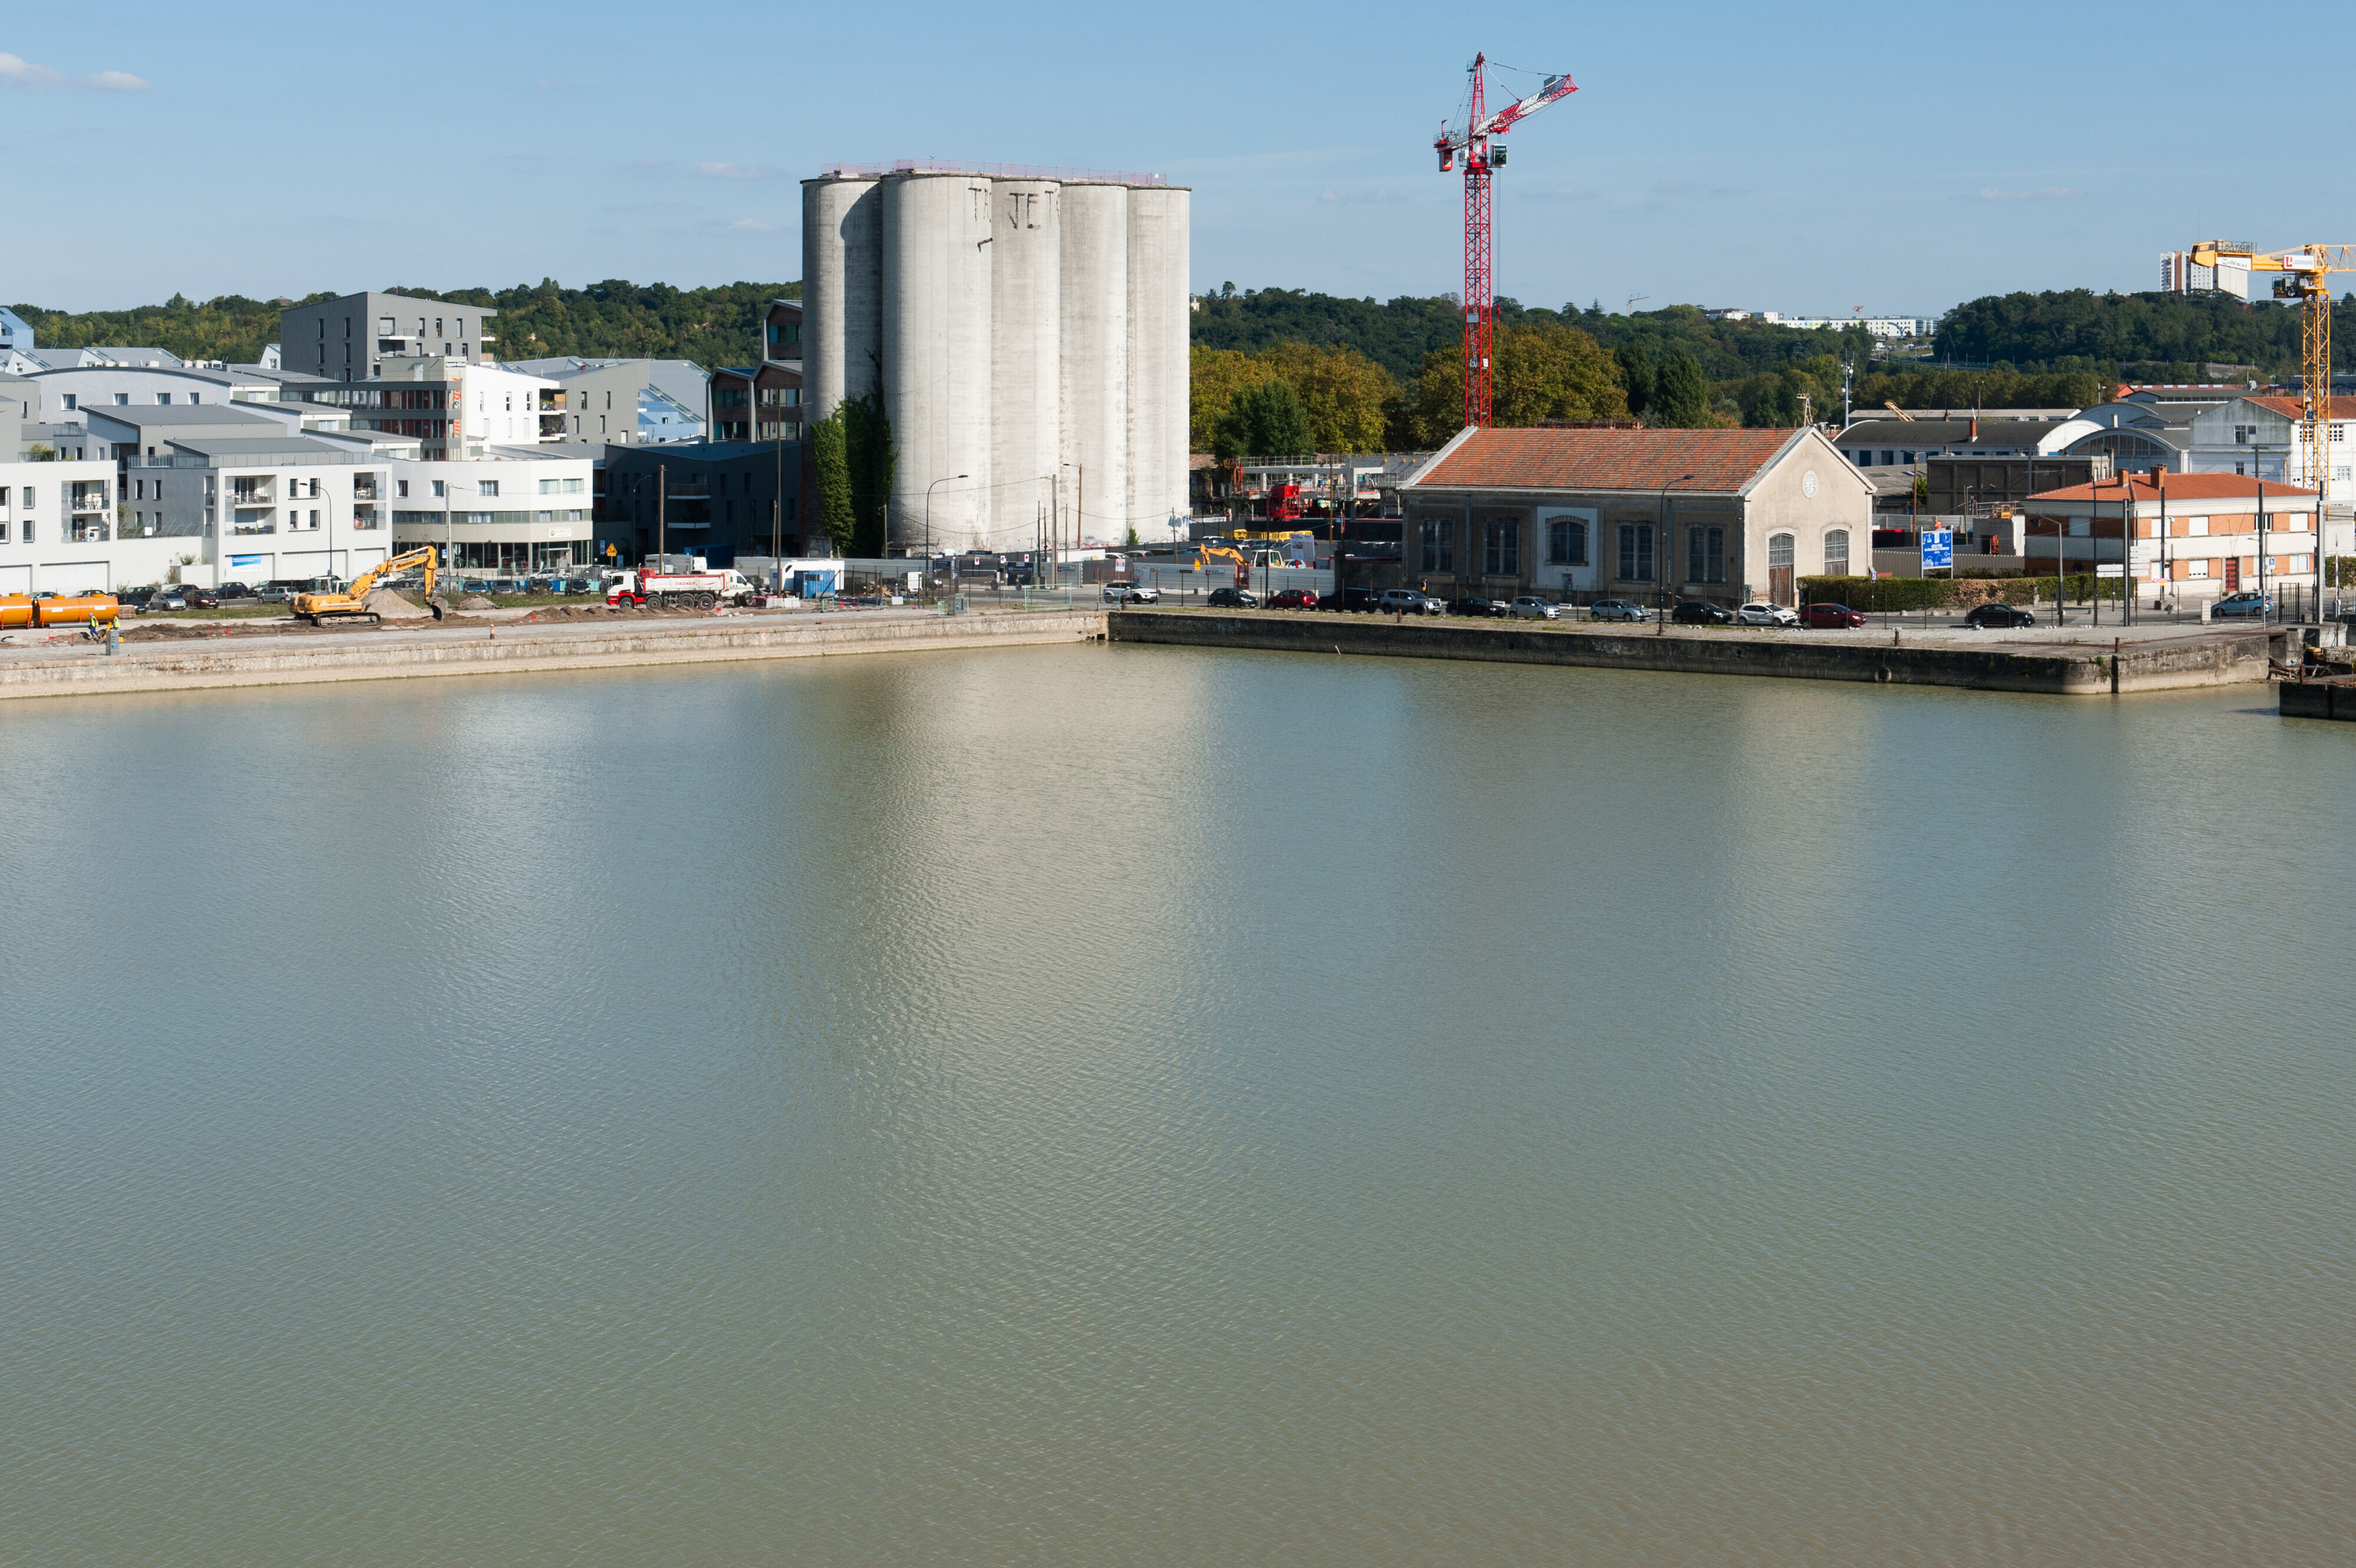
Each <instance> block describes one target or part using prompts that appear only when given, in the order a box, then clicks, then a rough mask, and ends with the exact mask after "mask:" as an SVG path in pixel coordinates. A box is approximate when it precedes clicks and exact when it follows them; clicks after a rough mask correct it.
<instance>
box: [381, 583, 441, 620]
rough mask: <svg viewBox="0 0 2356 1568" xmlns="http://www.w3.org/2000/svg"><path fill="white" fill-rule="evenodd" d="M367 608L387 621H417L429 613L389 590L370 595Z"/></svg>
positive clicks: (385, 589) (382, 589) (383, 589)
mask: <svg viewBox="0 0 2356 1568" xmlns="http://www.w3.org/2000/svg"><path fill="white" fill-rule="evenodd" d="M368 607H369V609H371V610H373V611H375V612H376V613H377V614H378V615H380V616H382V617H384V618H385V619H387V620H417V619H420V618H423V617H424V616H425V615H427V614H428V613H430V612H428V611H427V610H426V609H425V608H424V607H423V606H421V605H417V604H414V603H412V601H410V600H408V599H405V598H402V596H400V595H399V594H396V593H394V592H393V591H392V590H391V588H379V589H378V590H377V591H376V592H374V593H372V594H370V595H369V596H368Z"/></svg>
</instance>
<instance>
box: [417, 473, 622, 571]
mask: <svg viewBox="0 0 2356 1568" xmlns="http://www.w3.org/2000/svg"><path fill="white" fill-rule="evenodd" d="M590 468H591V464H590V459H589V458H587V457H586V456H579V455H577V449H568V448H562V447H557V448H551V449H549V450H548V451H546V452H543V451H542V450H541V448H540V446H539V444H538V443H532V444H530V445H526V446H512V447H495V448H493V449H491V450H490V451H488V452H487V453H486V454H485V455H484V456H481V457H478V458H475V459H471V460H467V461H463V462H450V461H440V462H435V461H421V462H413V463H410V462H403V463H395V464H393V465H392V467H391V475H390V478H391V495H390V496H388V497H387V498H386V499H385V502H384V504H385V505H386V506H387V507H389V508H390V509H391V516H392V534H393V547H394V548H395V549H396V550H412V549H414V548H416V547H417V546H418V545H420V544H431V545H434V546H436V547H437V548H439V549H441V550H442V551H443V553H444V556H443V558H444V561H446V562H447V563H448V564H450V565H452V566H454V567H456V568H459V569H462V570H476V571H482V572H491V573H499V574H503V575H524V574H527V573H531V572H562V571H567V570H570V569H573V568H575V567H584V566H587V565H589V564H591V563H592V562H593V560H594V557H595V551H596V541H595V535H596V523H595V521H594V516H593V507H594V496H593V494H592V493H591V483H590V481H591V472H590Z"/></svg>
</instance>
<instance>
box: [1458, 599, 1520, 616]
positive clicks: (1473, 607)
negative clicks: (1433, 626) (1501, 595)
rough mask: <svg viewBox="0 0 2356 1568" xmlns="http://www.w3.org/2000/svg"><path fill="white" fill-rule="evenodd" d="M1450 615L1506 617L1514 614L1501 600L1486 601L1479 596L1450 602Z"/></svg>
mask: <svg viewBox="0 0 2356 1568" xmlns="http://www.w3.org/2000/svg"><path fill="white" fill-rule="evenodd" d="M1448 613H1449V614H1450V615H1452V616H1504V615H1511V614H1512V613H1513V607H1512V606H1510V605H1508V604H1505V602H1504V601H1502V600H1499V599H1484V598H1483V597H1481V596H1479V595H1477V594H1473V595H1468V596H1465V597H1463V598H1461V599H1451V600H1449V601H1448Z"/></svg>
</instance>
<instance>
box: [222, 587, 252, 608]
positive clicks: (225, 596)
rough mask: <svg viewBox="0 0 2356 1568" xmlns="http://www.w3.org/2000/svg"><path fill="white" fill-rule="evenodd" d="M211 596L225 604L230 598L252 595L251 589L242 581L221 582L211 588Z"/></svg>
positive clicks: (248, 597)
mask: <svg viewBox="0 0 2356 1568" xmlns="http://www.w3.org/2000/svg"><path fill="white" fill-rule="evenodd" d="M213 597H215V598H217V599H219V600H220V601H221V602H222V603H223V604H226V603H228V602H229V601H230V600H231V599H250V598H252V597H253V590H252V588H249V587H247V586H246V585H244V584H243V583H223V584H222V585H220V587H218V588H215V589H214V590H213Z"/></svg>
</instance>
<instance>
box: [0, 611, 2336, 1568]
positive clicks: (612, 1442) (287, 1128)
mask: <svg viewBox="0 0 2356 1568" xmlns="http://www.w3.org/2000/svg"><path fill="white" fill-rule="evenodd" d="M2264 702H2265V698H2264V694H2263V693H2260V692H2259V691H2257V690H2254V689H2245V690H2243V691H2238V692H2233V693H2225V694H2222V695H2197V696H2190V697H2182V698H2147V699H2140V700H2133V701H2129V702H2127V703H2124V704H2113V703H2100V702H2095V703H2061V702H2054V701H2045V700H2039V699H2031V698H2018V697H1996V696H1988V697H1982V696H1973V695H1967V694H1961V693H1908V692H1904V691H1895V692H1892V691H1872V690H1866V689H1860V688H1848V687H1840V686H1833V685H1810V684H1797V683H1794V684H1779V683H1772V682H1740V681H1711V680H1708V679H1704V678H1691V677H1676V676H1646V675H1622V674H1614V673H1606V672H1598V671H1570V670H1521V669H1514V668H1509V667H1486V666H1480V665H1470V664H1440V663H1432V664H1419V663H1413V662H1407V661H1398V662H1386V661H1378V660H1363V661H1345V660H1332V661H1330V662H1328V661H1323V660H1312V659H1304V658H1295V657H1284V656H1253V655H1221V654H1203V653H1191V652H1183V651H1180V650H1159V649H1146V648H1118V649H1106V648H1087V649H1082V648H1074V649H1068V650H1061V649H1059V650H1014V651H1006V652H1000V653H992V654H982V655H975V656H953V655H926V656H916V657H906V658H902V657H889V658H870V659H858V660H841V661H840V662H837V661H833V660H829V661H827V662H826V663H824V664H823V665H820V664H817V663H812V664H808V665H796V666H775V667H767V668H763V667H756V666H747V667H743V668H738V669H713V668H705V669H700V670H695V671H685V672H676V673H674V672H669V671H655V672H640V673H626V674H620V675H611V676H603V677H598V678H594V679H590V678H584V679H580V680H570V679H563V678H538V679H517V680H490V679H486V680H476V681H462V682H391V683H386V684H383V685H370V686H352V687H346V688H341V689H316V690H310V691H289V692H279V693H270V692H263V693H221V694H201V695H195V696H187V697H177V698H158V699H152V700H150V699H140V698H112V699H92V700H82V701H76V702H56V703H10V704H7V705H6V706H5V709H0V800H5V802H6V806H5V811H0V871H5V875H6V879H7V883H8V886H10V888H11V889H12V892H13V894H14V897H13V900H12V903H11V906H10V914H9V918H8V919H7V923H6V924H7V932H8V937H7V948H8V959H7V962H8V968H7V971H6V973H7V986H6V993H7V1002H6V1005H5V1023H0V1035H5V1049H0V1561H5V1562H7V1563H27V1564H41V1565H44V1568H48V1565H52V1564H55V1565H83V1564H90V1565H97V1564H108V1565H113V1564H128V1563H138V1564H143V1565H166V1564H229V1563H236V1564H264V1565H277V1564H324V1563H333V1564H358V1565H376V1564H385V1565H396V1564H398V1565H409V1564H425V1563H503V1564H626V1565H635V1564H648V1565H652V1564H664V1565H698V1568H700V1565H703V1564H744V1563H828V1564H832V1563H860V1564H872V1563H911V1564H916V1563H925V1564H930V1563H947V1562H966V1563H991V1564H996V1563H1008V1564H1015V1563H1024V1564H1028V1563H1072V1564H1102V1563H1173V1564H1192V1563H1285V1564H1326V1563H1332V1564H1362V1563H1476V1564H1490V1563H1495V1564H1507V1563H1512V1564H1522V1563H1594V1564H1614V1565H1619V1564H1653V1563H1660V1564H1687V1563H1694V1564H1700V1563H1766V1564H1803V1563H1805V1564H1851V1563H1855V1564H1868V1563H1871V1564H1885V1563H1990V1564H1997V1563H2002V1564H2017V1563H2040V1564H2041V1563H2057V1564H2058V1563H2069V1564H2143V1563H2153V1562H2157V1561H2163V1560H2165V1561H2169V1562H2171V1563H2218V1564H2226V1563H2232V1564H2252V1563H2284V1564H2292V1563H2298V1564H2306V1563H2321V1562H2326V1561H2338V1562H2346V1561H2348V1560H2349V1558H2348V1553H2349V1551H2350V1548H2349V1544H2348V1543H2349V1541H2350V1540H2351V1538H2356V1296H2351V1284H2356V1277H2352V1276H2356V1088H2351V1068H2352V1067H2356V1049H2351V1044H2350V1040H2349V1025H2348V1019H2349V1014H2350V1007H2351V1000H2356V998H2351V989H2356V987H2351V982H2350V979H2349V961H2348V953H2349V943H2350V934H2351V923H2350V917H2349V897H2350V891H2351V888H2356V838H2351V833H2350V832H2349V823H2350V822H2351V806H2356V771H2352V770H2351V757H2356V750H2351V748H2356V726H2349V725H2336V726H2333V725H2297V724H2294V725H2286V724H2284V723H2282V722H2281V721H2279V720H2277V719H2276V718H2275V717H2274V716H2273V715H2272V714H2270V713H2267V712H2264V711H2261V710H2262V709H2263V704H2264Z"/></svg>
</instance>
